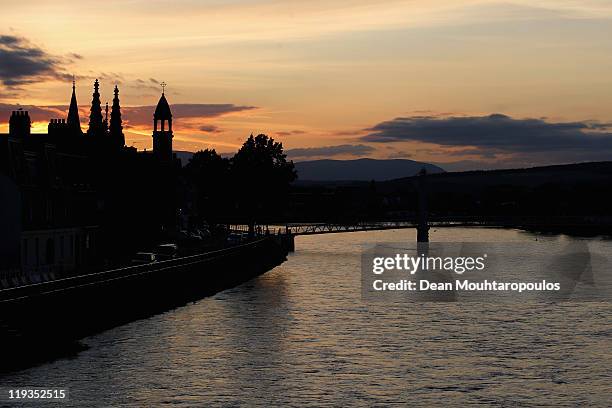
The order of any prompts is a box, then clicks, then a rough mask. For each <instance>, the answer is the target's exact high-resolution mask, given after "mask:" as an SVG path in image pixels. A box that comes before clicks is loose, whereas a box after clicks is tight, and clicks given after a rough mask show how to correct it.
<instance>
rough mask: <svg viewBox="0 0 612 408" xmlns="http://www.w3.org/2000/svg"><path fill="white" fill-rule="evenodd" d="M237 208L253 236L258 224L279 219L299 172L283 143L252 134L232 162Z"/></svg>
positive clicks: (262, 135)
mask: <svg viewBox="0 0 612 408" xmlns="http://www.w3.org/2000/svg"><path fill="white" fill-rule="evenodd" d="M231 172H232V178H233V180H234V186H235V187H236V190H235V192H236V195H235V197H236V204H237V209H238V210H239V211H240V213H241V214H242V216H243V217H245V218H246V222H247V223H248V224H249V227H250V228H249V231H250V232H251V233H253V230H254V225H255V222H256V221H263V220H270V219H272V218H277V216H278V215H279V212H280V211H282V209H283V208H284V206H285V204H286V201H287V197H288V193H289V184H290V183H291V182H292V181H293V180H295V179H296V177H297V173H296V171H295V168H294V166H293V162H292V161H287V155H285V154H284V153H283V144H282V143H279V142H275V141H274V139H272V138H270V137H268V136H266V135H264V134H260V135H257V136H256V137H253V135H251V136H250V137H249V138H248V139H247V140H246V141H245V142H244V144H243V145H242V147H241V148H240V150H238V152H237V153H236V154H235V155H234V157H233V158H232V159H231Z"/></svg>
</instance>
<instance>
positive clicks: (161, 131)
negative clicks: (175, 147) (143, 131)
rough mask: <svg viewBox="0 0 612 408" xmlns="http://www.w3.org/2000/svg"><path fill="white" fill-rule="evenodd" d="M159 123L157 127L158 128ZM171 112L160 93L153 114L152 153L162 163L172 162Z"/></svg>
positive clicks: (163, 95) (164, 96)
mask: <svg viewBox="0 0 612 408" xmlns="http://www.w3.org/2000/svg"><path fill="white" fill-rule="evenodd" d="M158 122H159V127H158ZM173 137H174V136H173V135H172V112H171V111H170V106H169V105H168V101H167V100H166V95H165V94H164V92H162V96H161V98H159V102H157V107H156V108H155V113H154V114H153V152H154V153H155V155H156V156H157V157H159V158H160V159H161V160H163V161H171V160H172V138H173Z"/></svg>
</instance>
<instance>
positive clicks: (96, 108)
mask: <svg viewBox="0 0 612 408" xmlns="http://www.w3.org/2000/svg"><path fill="white" fill-rule="evenodd" d="M99 86H100V84H99V82H98V80H97V79H96V82H94V93H93V95H92V96H93V98H92V100H91V111H90V112H91V113H90V114H89V130H88V131H87V134H88V135H90V136H102V135H103V134H104V124H103V123H102V107H101V106H100V92H98V88H99Z"/></svg>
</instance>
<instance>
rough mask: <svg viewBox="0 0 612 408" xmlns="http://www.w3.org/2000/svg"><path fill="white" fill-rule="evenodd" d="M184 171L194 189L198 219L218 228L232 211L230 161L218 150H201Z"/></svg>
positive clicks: (195, 154)
mask: <svg viewBox="0 0 612 408" xmlns="http://www.w3.org/2000/svg"><path fill="white" fill-rule="evenodd" d="M184 171H185V178H186V179H187V180H188V181H189V184H190V185H191V186H192V187H193V189H194V191H193V194H194V196H195V197H194V198H195V204H196V209H197V213H198V218H199V219H200V221H206V222H207V223H208V224H209V225H210V226H211V227H214V226H215V225H216V224H217V223H218V222H219V221H220V219H221V218H223V216H224V215H226V214H227V209H228V207H231V202H230V200H231V195H230V186H229V184H228V183H229V181H230V178H229V160H228V159H226V158H223V157H221V156H220V155H219V154H217V152H216V151H215V150H214V149H212V150H209V149H206V150H200V151H199V152H196V153H194V155H193V157H192V158H191V159H190V160H189V163H187V165H186V166H185V169H184Z"/></svg>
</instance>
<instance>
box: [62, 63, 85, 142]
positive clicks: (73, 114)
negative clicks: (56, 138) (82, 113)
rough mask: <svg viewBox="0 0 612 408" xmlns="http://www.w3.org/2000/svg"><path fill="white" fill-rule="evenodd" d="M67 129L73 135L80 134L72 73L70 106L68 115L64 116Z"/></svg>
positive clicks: (81, 133) (79, 121)
mask: <svg viewBox="0 0 612 408" xmlns="http://www.w3.org/2000/svg"><path fill="white" fill-rule="evenodd" d="M66 123H67V124H68V130H69V131H70V133H71V134H73V135H78V136H82V135H83V131H82V130H81V119H80V118H79V107H78V105H77V99H76V85H75V80H74V75H73V76H72V97H71V98H70V108H68V117H67V118H66Z"/></svg>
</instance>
